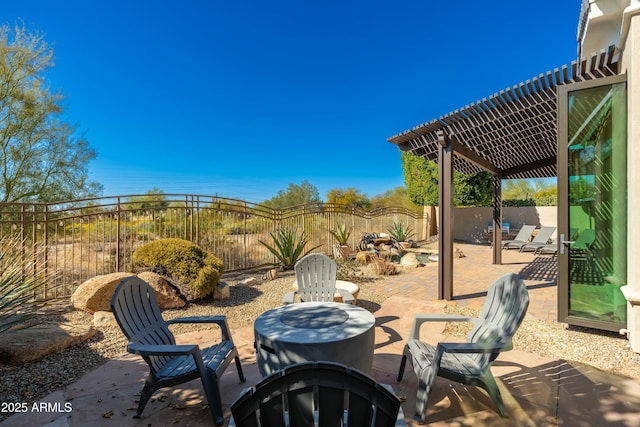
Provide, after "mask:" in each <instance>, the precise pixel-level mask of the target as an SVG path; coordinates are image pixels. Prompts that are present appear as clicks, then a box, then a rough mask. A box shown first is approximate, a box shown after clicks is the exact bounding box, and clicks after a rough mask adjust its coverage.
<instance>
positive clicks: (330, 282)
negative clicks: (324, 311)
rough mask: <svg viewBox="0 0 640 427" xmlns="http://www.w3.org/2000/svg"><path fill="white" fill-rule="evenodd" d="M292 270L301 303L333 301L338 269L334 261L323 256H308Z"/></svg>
mask: <svg viewBox="0 0 640 427" xmlns="http://www.w3.org/2000/svg"><path fill="white" fill-rule="evenodd" d="M294 269H295V272H296V280H297V282H298V295H299V296H300V299H301V300H302V301H305V302H310V301H333V298H334V294H335V292H336V274H337V269H338V267H337V265H336V263H335V261H333V260H332V259H331V258H329V257H328V256H326V255H324V254H309V255H306V256H304V257H302V258H301V259H300V261H298V262H297V263H296V265H295V267H294Z"/></svg>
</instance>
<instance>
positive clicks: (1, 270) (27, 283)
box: [0, 239, 45, 333]
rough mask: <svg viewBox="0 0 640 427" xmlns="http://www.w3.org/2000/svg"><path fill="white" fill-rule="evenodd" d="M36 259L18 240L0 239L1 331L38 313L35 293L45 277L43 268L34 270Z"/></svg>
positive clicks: (22, 322)
mask: <svg viewBox="0 0 640 427" xmlns="http://www.w3.org/2000/svg"><path fill="white" fill-rule="evenodd" d="M38 255H39V254H36V259H38V258H40V257H39V256H38ZM33 259H34V254H33V253H32V252H31V253H30V251H26V252H24V251H22V245H21V243H20V241H19V240H16V239H2V240H1V241H0V333H2V332H5V331H7V330H9V329H10V328H12V327H14V326H17V325H20V324H24V323H25V322H26V321H27V320H29V319H31V318H33V317H34V316H35V315H36V312H37V310H38V305H37V304H36V301H35V299H34V294H35V292H36V291H37V290H38V289H39V288H40V287H41V286H43V285H44V282H45V280H44V275H43V274H42V273H43V268H42V267H36V269H35V270H34V267H33Z"/></svg>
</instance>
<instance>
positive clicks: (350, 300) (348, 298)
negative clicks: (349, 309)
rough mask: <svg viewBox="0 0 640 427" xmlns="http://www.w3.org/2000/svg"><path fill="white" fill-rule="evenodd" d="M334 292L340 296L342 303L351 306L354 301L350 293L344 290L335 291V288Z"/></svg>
mask: <svg viewBox="0 0 640 427" xmlns="http://www.w3.org/2000/svg"><path fill="white" fill-rule="evenodd" d="M336 292H338V293H339V294H340V295H342V302H344V303H345V304H353V302H354V299H353V295H352V294H351V292H349V291H348V290H346V289H337V288H336Z"/></svg>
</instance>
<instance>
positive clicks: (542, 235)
mask: <svg viewBox="0 0 640 427" xmlns="http://www.w3.org/2000/svg"><path fill="white" fill-rule="evenodd" d="M555 232H556V227H540V229H539V230H538V234H536V235H535V237H534V238H533V240H532V241H531V242H529V243H524V244H522V245H520V252H526V251H528V250H533V251H535V250H536V248H537V247H538V246H540V245H547V244H549V240H550V239H551V236H552V235H553V233H555Z"/></svg>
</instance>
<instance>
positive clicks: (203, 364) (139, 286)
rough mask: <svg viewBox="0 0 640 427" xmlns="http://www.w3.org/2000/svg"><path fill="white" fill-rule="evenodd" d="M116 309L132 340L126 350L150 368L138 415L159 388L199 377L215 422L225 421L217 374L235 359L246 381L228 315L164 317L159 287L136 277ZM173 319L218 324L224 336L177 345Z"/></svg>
mask: <svg viewBox="0 0 640 427" xmlns="http://www.w3.org/2000/svg"><path fill="white" fill-rule="evenodd" d="M111 311H112V312H113V314H114V316H115V318H116V321H117V322H118V325H120V328H121V329H122V332H123V333H124V334H125V336H126V337H127V338H128V339H129V344H128V345H127V351H128V352H129V353H133V354H138V355H140V356H142V358H143V359H144V360H145V362H147V364H148V365H149V369H150V372H149V376H148V377H147V379H146V381H145V383H144V388H143V389H142V393H141V394H140V403H139V404H138V409H137V411H136V415H135V416H134V418H138V417H140V415H141V414H142V411H143V410H144V407H145V406H146V404H147V402H148V401H149V399H150V398H151V395H152V394H153V393H154V392H155V391H156V390H158V389H161V388H164V387H170V386H174V385H178V384H182V383H185V382H187V381H191V380H193V379H196V378H198V377H199V378H200V379H201V381H202V386H203V388H204V392H205V394H206V396H207V401H208V403H209V409H210V410H211V415H212V416H213V420H214V422H215V424H216V425H222V424H223V423H224V416H223V412H222V401H221V398H220V390H219V386H218V379H219V378H220V377H221V376H222V373H223V372H224V370H225V369H226V368H227V366H228V365H229V363H231V361H232V360H234V359H235V362H236V369H237V370H238V376H239V377H240V382H244V381H245V377H244V374H243V373H242V367H241V366H240V358H239V357H238V351H237V350H236V347H235V345H234V344H233V341H232V340H231V334H230V332H229V327H228V326H227V321H226V319H225V317H224V316H210V317H205V316H201V317H184V318H180V319H173V320H169V321H165V320H164V319H163V318H162V314H161V313H160V309H159V308H158V303H157V301H156V296H155V291H154V290H153V288H152V287H151V286H149V284H148V283H147V282H145V281H144V280H142V279H140V278H139V277H137V276H132V277H128V278H126V279H124V280H123V281H121V282H120V284H119V285H118V287H117V288H116V291H115V293H114V294H113V297H112V299H111ZM173 323H215V324H217V325H218V326H219V327H220V330H221V333H222V339H221V340H220V342H219V343H217V344H215V345H213V346H211V347H208V348H204V349H202V350H201V349H200V347H199V346H198V345H195V344H190V345H176V341H175V338H174V336H173V334H172V333H171V331H170V330H169V328H168V326H169V325H170V324H173Z"/></svg>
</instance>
